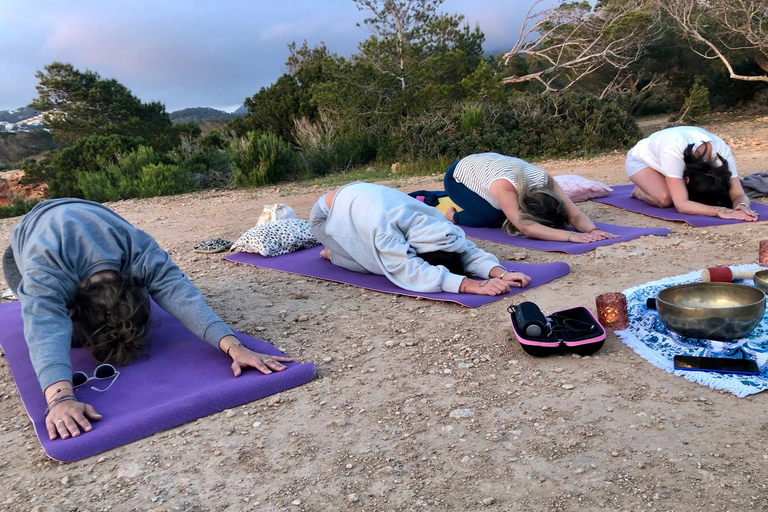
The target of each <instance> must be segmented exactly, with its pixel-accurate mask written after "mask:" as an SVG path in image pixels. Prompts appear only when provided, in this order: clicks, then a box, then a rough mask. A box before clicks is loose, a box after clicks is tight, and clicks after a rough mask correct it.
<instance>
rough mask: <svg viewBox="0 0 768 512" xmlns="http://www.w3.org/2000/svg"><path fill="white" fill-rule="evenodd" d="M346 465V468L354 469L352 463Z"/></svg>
mask: <svg viewBox="0 0 768 512" xmlns="http://www.w3.org/2000/svg"><path fill="white" fill-rule="evenodd" d="M344 467H345V468H347V469H352V464H347V465H346V466H344Z"/></svg>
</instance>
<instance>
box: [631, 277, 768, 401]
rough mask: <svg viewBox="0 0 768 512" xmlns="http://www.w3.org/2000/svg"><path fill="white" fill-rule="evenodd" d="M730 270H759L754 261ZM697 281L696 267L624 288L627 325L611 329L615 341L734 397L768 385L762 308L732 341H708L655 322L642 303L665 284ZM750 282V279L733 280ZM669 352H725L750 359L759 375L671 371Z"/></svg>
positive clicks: (767, 319)
mask: <svg viewBox="0 0 768 512" xmlns="http://www.w3.org/2000/svg"><path fill="white" fill-rule="evenodd" d="M732 268H734V269H736V270H759V269H761V268H762V267H759V266H757V265H740V266H736V267H732ZM699 281H701V272H691V273H688V274H684V275H681V276H675V277H668V278H664V279H661V280H659V281H653V282H650V283H646V284H643V285H640V286H635V287H634V288H629V289H627V290H624V292H623V293H624V295H626V296H627V311H628V313H629V327H628V328H627V329H625V330H623V331H616V334H617V335H618V336H619V337H620V338H621V340H622V341H623V342H624V343H625V344H627V345H628V346H629V347H631V348H632V349H633V350H634V351H635V352H637V353H638V354H639V355H641V356H642V357H644V358H645V359H647V360H648V361H650V362H651V363H653V364H654V365H656V366H658V367H659V368H661V369H663V370H666V371H668V372H670V373H674V374H675V375H679V376H682V377H685V378H686V379H688V380H690V381H691V382H697V383H699V384H703V385H705V386H709V387H711V388H714V389H722V390H725V391H729V392H731V393H733V394H734V395H736V396H738V397H739V398H743V397H745V396H747V395H751V394H753V393H759V392H761V391H764V390H766V389H768V336H766V332H768V311H766V315H764V316H763V319H762V320H761V321H760V323H759V324H758V326H757V327H756V328H755V329H754V330H753V331H752V332H750V333H749V335H748V336H747V337H745V338H742V339H740V340H736V341H728V342H723V341H712V340H700V339H695V338H686V337H684V336H680V335H678V334H675V333H673V332H671V331H670V330H669V329H667V327H666V326H665V325H664V322H662V321H661V318H660V317H659V314H658V313H657V312H656V311H654V310H651V309H648V308H647V307H646V305H645V301H646V299H648V298H649V297H656V294H657V293H658V292H659V291H660V290H663V289H664V288H668V287H670V286H674V285H678V284H685V283H695V282H699ZM737 282H739V283H742V284H747V285H751V284H752V281H751V280H746V281H737ZM675 355H687V356H699V357H731V358H737V359H753V360H755V361H756V362H757V366H758V367H759V368H760V375H734V374H725V373H711V372H697V371H682V370H675V369H674V365H673V362H672V360H673V357H674V356H675Z"/></svg>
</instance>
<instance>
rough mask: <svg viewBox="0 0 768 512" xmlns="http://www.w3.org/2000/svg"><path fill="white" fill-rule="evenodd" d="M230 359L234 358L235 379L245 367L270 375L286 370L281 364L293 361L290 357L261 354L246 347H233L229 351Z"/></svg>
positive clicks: (233, 370)
mask: <svg viewBox="0 0 768 512" xmlns="http://www.w3.org/2000/svg"><path fill="white" fill-rule="evenodd" d="M229 357H231V358H232V373H234V374H235V377H239V376H240V374H241V373H242V371H243V370H242V369H243V367H248V366H250V367H252V368H256V369H257V370H259V371H260V372H261V373H264V374H270V373H272V372H273V371H275V372H281V371H283V370H285V365H284V364H281V362H284V363H289V362H291V361H293V359H291V358H290V357H283V356H270V355H267V354H259V353H258V352H254V351H252V350H249V349H247V348H245V346H244V345H237V346H234V347H232V348H231V349H230V351H229Z"/></svg>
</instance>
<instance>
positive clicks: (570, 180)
mask: <svg viewBox="0 0 768 512" xmlns="http://www.w3.org/2000/svg"><path fill="white" fill-rule="evenodd" d="M554 178H555V181H556V182H557V184H558V185H560V188H562V189H563V191H564V192H565V194H566V195H567V196H568V197H569V198H571V201H573V202H574V203H578V202H579V201H587V200H588V199H592V198H595V197H605V196H607V195H610V194H611V192H613V189H612V188H611V187H609V186H608V185H606V184H605V183H600V182H599V181H593V180H590V179H587V178H585V177H583V176H577V175H576V174H564V175H562V176H554Z"/></svg>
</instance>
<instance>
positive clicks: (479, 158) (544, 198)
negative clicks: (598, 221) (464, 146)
mask: <svg viewBox="0 0 768 512" xmlns="http://www.w3.org/2000/svg"><path fill="white" fill-rule="evenodd" d="M444 185H445V191H446V192H447V193H448V196H449V197H450V198H451V200H452V201H453V202H454V203H456V205H457V206H459V207H461V208H462V211H460V212H458V211H456V209H455V208H449V209H448V210H447V211H446V214H445V216H446V218H447V219H448V220H449V221H451V222H453V223H454V224H458V225H463V226H470V227H487V228H497V227H502V228H503V229H504V231H505V232H507V233H509V234H515V233H518V232H519V233H521V234H523V235H525V236H527V237H528V238H535V239H538V240H555V241H567V242H574V243H587V242H596V241H598V240H604V239H606V238H617V237H618V235H614V234H611V233H606V232H605V231H602V230H601V229H599V228H597V227H596V226H595V224H594V223H593V222H592V221H591V220H589V217H587V216H586V215H585V214H584V213H583V212H582V211H581V210H579V209H578V207H576V205H575V204H573V201H571V200H570V199H569V198H568V196H567V195H566V194H565V192H563V190H562V189H561V188H560V186H558V185H557V183H556V182H555V180H553V179H552V177H551V176H550V175H549V174H547V172H546V171H545V170H543V169H540V168H538V167H536V166H535V165H531V164H530V163H528V162H526V161H525V160H521V159H519V158H514V157H511V156H505V155H500V154H498V153H478V154H475V155H469V156H467V157H464V158H462V159H460V160H457V161H456V162H455V163H454V164H453V165H451V166H450V167H449V168H448V170H447V171H446V173H445V178H444ZM569 225H570V226H573V228H574V229H575V231H572V230H570V229H568V227H569Z"/></svg>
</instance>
